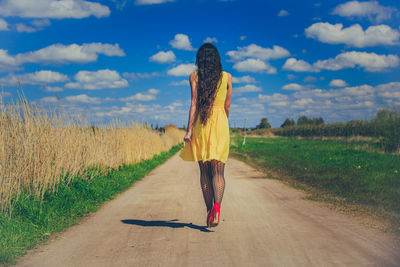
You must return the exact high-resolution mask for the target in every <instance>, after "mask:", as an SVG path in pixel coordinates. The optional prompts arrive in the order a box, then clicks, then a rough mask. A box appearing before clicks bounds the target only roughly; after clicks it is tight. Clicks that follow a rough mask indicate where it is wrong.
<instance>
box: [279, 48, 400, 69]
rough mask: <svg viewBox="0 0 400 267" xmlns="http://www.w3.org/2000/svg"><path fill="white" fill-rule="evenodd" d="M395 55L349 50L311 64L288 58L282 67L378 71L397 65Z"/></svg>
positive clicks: (398, 60) (397, 58) (399, 60)
mask: <svg viewBox="0 0 400 267" xmlns="http://www.w3.org/2000/svg"><path fill="white" fill-rule="evenodd" d="M399 62H400V59H399V57H398V56H397V55H378V54H376V53H367V52H357V51H349V52H343V53H341V54H339V55H337V56H336V57H335V58H330V59H326V60H318V61H317V62H315V63H314V64H313V65H311V64H309V63H308V62H306V61H304V60H297V59H295V58H289V59H288V60H286V62H285V64H284V65H283V67H282V68H283V69H285V70H292V71H297V72H318V71H320V70H333V71H336V70H341V69H345V68H355V67H357V66H358V67H360V68H364V69H365V70H366V71H369V72H380V71H384V70H386V69H388V68H395V67H397V66H398V65H399Z"/></svg>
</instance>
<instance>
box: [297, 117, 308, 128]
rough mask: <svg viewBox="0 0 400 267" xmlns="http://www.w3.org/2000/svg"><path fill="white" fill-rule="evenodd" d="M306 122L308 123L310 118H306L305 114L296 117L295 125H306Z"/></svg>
mask: <svg viewBox="0 0 400 267" xmlns="http://www.w3.org/2000/svg"><path fill="white" fill-rule="evenodd" d="M306 124H310V119H309V118H307V117H306V116H304V115H303V116H300V117H299V118H298V119H297V125H298V126H300V125H306Z"/></svg>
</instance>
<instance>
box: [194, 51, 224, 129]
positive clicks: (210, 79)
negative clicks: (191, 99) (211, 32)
mask: <svg viewBox="0 0 400 267" xmlns="http://www.w3.org/2000/svg"><path fill="white" fill-rule="evenodd" d="M196 65H197V77H198V82H197V110H198V113H199V115H200V122H201V123H202V124H203V125H205V124H206V123H207V120H208V118H209V117H210V115H211V114H210V113H211V109H212V105H213V103H214V100H215V96H216V94H217V88H218V86H219V84H220V82H221V78H222V64H221V57H220V56H219V53H218V50H217V48H216V47H215V46H214V45H213V44H211V43H205V44H203V45H202V46H201V47H200V48H199V50H198V51H197V55H196Z"/></svg>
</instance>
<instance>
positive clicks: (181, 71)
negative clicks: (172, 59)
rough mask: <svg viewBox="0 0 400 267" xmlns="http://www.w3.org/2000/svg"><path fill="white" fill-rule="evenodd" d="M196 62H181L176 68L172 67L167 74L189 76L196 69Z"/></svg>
mask: <svg viewBox="0 0 400 267" xmlns="http://www.w3.org/2000/svg"><path fill="white" fill-rule="evenodd" d="M196 68H197V67H196V65H195V64H180V65H178V66H176V67H175V68H172V69H170V70H169V71H168V72H167V74H168V75H171V76H189V74H190V73H192V72H193V71H195V70H196Z"/></svg>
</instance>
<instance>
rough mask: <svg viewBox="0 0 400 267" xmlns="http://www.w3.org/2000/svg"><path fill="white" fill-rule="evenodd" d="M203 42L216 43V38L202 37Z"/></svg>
mask: <svg viewBox="0 0 400 267" xmlns="http://www.w3.org/2000/svg"><path fill="white" fill-rule="evenodd" d="M203 42H204V43H218V40H217V38H215V37H207V38H206V39H204V41H203Z"/></svg>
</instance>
